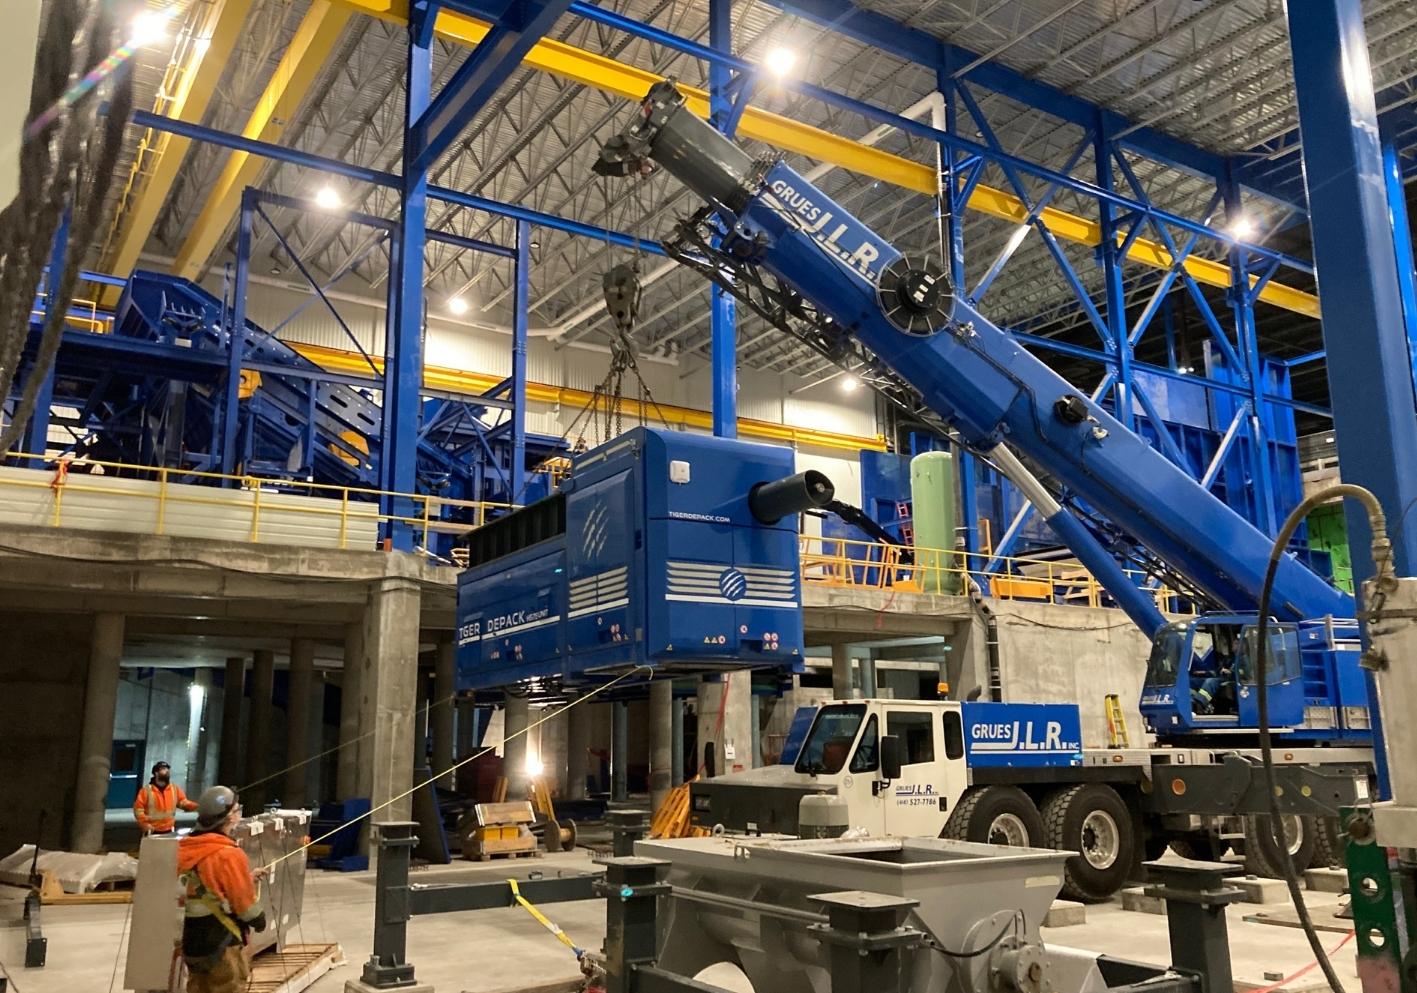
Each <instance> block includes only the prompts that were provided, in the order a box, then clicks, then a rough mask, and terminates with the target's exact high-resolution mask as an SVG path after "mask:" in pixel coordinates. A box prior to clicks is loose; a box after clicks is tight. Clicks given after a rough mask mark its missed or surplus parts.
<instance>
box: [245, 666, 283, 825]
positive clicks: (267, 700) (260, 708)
mask: <svg viewBox="0 0 1417 993" xmlns="http://www.w3.org/2000/svg"><path fill="white" fill-rule="evenodd" d="M275 682H276V653H275V652H273V651H270V650H269V649H266V648H258V649H256V651H255V652H254V653H253V654H252V657H251V726H250V728H249V729H248V730H249V732H250V735H249V738H248V742H249V743H248V744H247V746H246V781H247V782H248V783H251V784H252V785H251V787H250V788H249V789H247V790H246V791H245V795H244V796H243V797H242V798H241V799H242V804H243V805H244V806H245V807H246V809H247V810H249V811H251V812H252V813H259V812H260V810H261V807H262V806H264V805H265V802H266V799H267V798H268V797H272V796H275V795H276V784H275V783H274V782H269V781H266V777H267V776H269V775H270V774H271V772H272V769H271V724H272V723H274V717H275V704H274V703H272V702H271V695H272V694H273V693H274V691H275Z"/></svg>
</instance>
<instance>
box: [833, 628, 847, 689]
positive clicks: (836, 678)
mask: <svg viewBox="0 0 1417 993" xmlns="http://www.w3.org/2000/svg"><path fill="white" fill-rule="evenodd" d="M832 698H833V699H835V700H850V699H851V646H850V645H847V644H844V643H841V642H837V643H834V644H833V645H832Z"/></svg>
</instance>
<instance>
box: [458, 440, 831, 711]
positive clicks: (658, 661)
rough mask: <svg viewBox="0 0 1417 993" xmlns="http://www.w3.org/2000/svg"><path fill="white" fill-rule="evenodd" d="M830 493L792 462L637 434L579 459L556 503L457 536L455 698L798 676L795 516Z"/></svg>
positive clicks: (781, 456) (775, 452)
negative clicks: (776, 672) (591, 685)
mask: <svg viewBox="0 0 1417 993" xmlns="http://www.w3.org/2000/svg"><path fill="white" fill-rule="evenodd" d="M832 492H833V491H832V485H831V483H830V481H829V480H827V478H826V477H825V476H823V475H822V474H821V473H819V472H814V471H808V472H805V473H801V474H798V475H793V455H792V452H791V451H790V450H788V449H785V448H776V447H772V446H768V445H756V444H750V443H748V442H742V441H733V440H727V439H723V438H709V437H704V436H701V435H693V434H687V433H682V432H674V431H661V430H656V429H654V428H648V427H638V428H635V429H633V430H631V431H629V432H627V433H625V434H624V435H621V436H620V437H619V438H616V439H615V440H613V441H610V442H608V443H606V444H604V445H602V446H600V447H599V448H595V449H592V450H591V451H589V452H586V453H584V454H581V455H578V456H576V457H575V459H574V461H573V463H572V467H571V475H570V477H569V478H568V479H566V480H565V481H564V482H563V483H562V484H561V486H560V489H559V490H558V492H556V493H554V494H553V495H551V496H550V497H547V498H546V499H545V500H542V501H540V502H538V503H535V504H531V505H529V506H527V507H523V508H522V509H520V510H517V511H515V512H513V513H511V514H508V515H507V516H505V517H502V518H499V519H498V520H496V521H494V522H493V523H491V524H489V525H487V526H485V527H482V528H479V529H477V530H475V531H473V532H471V533H470V534H469V535H468V560H469V568H468V569H466V570H465V571H464V572H463V573H462V575H461V576H460V577H459V578H458V629H457V646H458V648H457V651H458V688H459V689H460V690H468V689H479V688H483V687H489V686H507V685H511V684H516V683H522V684H530V685H532V686H536V685H540V686H544V687H554V686H557V685H569V684H575V683H585V682H594V681H596V680H597V679H602V678H608V677H609V676H612V675H616V674H619V673H623V672H625V671H627V670H628V669H630V668H631V667H633V666H636V665H646V666H652V667H654V668H655V669H657V670H664V669H669V670H674V671H684V672H704V671H713V670H717V669H724V668H741V667H751V666H775V667H782V668H784V669H787V670H789V671H800V665H801V656H802V614H801V609H800V606H801V604H800V576H799V570H798V548H797V531H798V528H797V514H798V513H799V512H800V511H803V510H807V509H809V508H814V507H821V506H824V505H825V504H826V503H828V502H829V501H830V500H831V498H832Z"/></svg>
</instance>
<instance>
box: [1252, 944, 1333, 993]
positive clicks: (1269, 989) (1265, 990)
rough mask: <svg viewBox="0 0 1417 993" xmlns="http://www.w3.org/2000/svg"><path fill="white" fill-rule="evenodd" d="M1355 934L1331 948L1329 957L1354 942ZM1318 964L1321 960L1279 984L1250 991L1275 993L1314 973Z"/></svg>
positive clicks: (1310, 963)
mask: <svg viewBox="0 0 1417 993" xmlns="http://www.w3.org/2000/svg"><path fill="white" fill-rule="evenodd" d="M1354 933H1355V932H1353V931H1349V932H1348V933H1347V934H1346V935H1344V936H1343V940H1342V941H1340V942H1339V943H1338V944H1336V945H1334V946H1333V947H1332V948H1330V949H1329V950H1328V955H1329V957H1330V958H1331V957H1332V956H1333V953H1334V952H1336V951H1338V950H1339V949H1340V948H1342V947H1343V946H1344V945H1346V944H1348V943H1349V942H1350V941H1352V940H1353V935H1354ZM1318 964H1319V960H1318V959H1313V960H1312V961H1310V962H1309V964H1308V965H1306V966H1304V968H1302V969H1300V970H1299V971H1298V972H1296V973H1294V974H1293V975H1290V976H1285V977H1284V978H1283V979H1281V980H1280V981H1279V982H1277V983H1271V984H1270V985H1268V986H1261V987H1260V988H1259V989H1257V990H1250V993H1274V991H1275V990H1277V989H1279V988H1280V987H1281V986H1283V985H1285V984H1286V983H1292V982H1293V981H1294V980H1296V979H1298V978H1299V977H1300V976H1302V975H1305V974H1306V973H1308V972H1312V971H1313V970H1314V969H1316V968H1317V967H1318Z"/></svg>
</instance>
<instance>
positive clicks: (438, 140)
mask: <svg viewBox="0 0 1417 993" xmlns="http://www.w3.org/2000/svg"><path fill="white" fill-rule="evenodd" d="M569 6H570V0H547V2H539V0H514V2H513V3H511V4H509V5H508V6H507V7H506V8H505V9H504V10H503V12H502V15H501V17H500V18H498V20H497V22H496V23H495V24H493V26H492V30H491V31H489V32H488V34H487V36H486V37H485V38H483V39H482V40H481V41H480V42H478V43H477V47H476V48H474V49H473V50H472V54H470V55H469V56H468V57H467V59H466V60H465V61H464V62H463V64H462V65H461V66H459V67H458V70H457V72H455V73H454V74H453V78H452V79H450V80H449V81H448V83H447V85H446V86H444V87H443V90H442V92H440V93H439V94H438V95H437V97H435V98H433V100H432V102H431V103H430V104H429V105H428V107H427V108H426V110H425V111H424V112H423V113H421V114H420V115H419V117H418V120H417V121H416V122H415V123H414V125H413V128H412V129H411V130H410V131H409V132H408V139H409V140H410V141H411V142H412V143H413V146H414V148H415V149H416V150H417V151H416V153H415V155H414V162H415V164H416V166H417V168H418V169H419V170H424V171H426V170H427V169H429V168H431V167H432V165H433V164H434V163H435V162H437V161H438V159H439V158H441V157H442V155H443V153H444V152H446V151H447V150H448V148H449V147H451V145H452V144H453V142H455V141H457V139H458V137H459V136H460V135H461V134H462V132H463V131H464V129H466V128H467V126H468V125H469V124H471V123H472V119H473V118H474V117H475V116H476V115H477V113H478V111H480V110H482V108H483V107H484V106H486V104H487V101H488V100H490V99H491V97H492V95H493V94H494V93H495V92H496V91H497V88H498V87H500V86H501V85H502V84H503V83H504V82H506V80H507V78H508V77H509V76H511V74H512V73H513V72H515V71H516V70H517V67H518V66H520V65H521V61H522V59H523V58H525V57H526V53H527V52H528V51H530V50H531V47H532V46H533V45H535V44H536V43H537V42H538V41H540V40H541V37H542V35H544V34H546V32H547V31H549V30H550V29H551V27H552V26H553V25H554V24H555V23H556V19H557V18H558V17H560V16H561V15H562V14H564V13H565V12H566V8H567V7H569ZM431 16H434V17H436V16H437V10H436V5H435V7H434V10H433V13H432V15H431Z"/></svg>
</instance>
